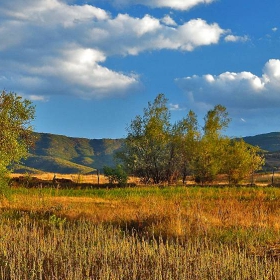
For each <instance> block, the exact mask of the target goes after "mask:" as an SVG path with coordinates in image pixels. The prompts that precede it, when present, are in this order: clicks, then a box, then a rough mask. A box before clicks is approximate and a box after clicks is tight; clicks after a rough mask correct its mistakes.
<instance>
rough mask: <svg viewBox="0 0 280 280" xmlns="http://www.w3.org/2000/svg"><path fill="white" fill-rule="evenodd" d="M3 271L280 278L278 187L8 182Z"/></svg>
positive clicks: (26, 275)
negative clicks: (88, 186) (62, 186)
mask: <svg viewBox="0 0 280 280" xmlns="http://www.w3.org/2000/svg"><path fill="white" fill-rule="evenodd" d="M0 211H1V216H0V279H3V280H4V279H21V280H22V279H28V280H29V279H50V280H51V279H52V280H54V279H61V280H62V279H65V280H66V279H70V280H71V279H73V280H74V279H102V280H103V279H108V280H109V279H110V280H115V279H128V280H130V279H135V280H138V279H153V280H157V279H162V280H168V279H170V280H171V279H172V280H176V279H178V280H182V279H219V280H220V279H275V280H276V279H280V189H279V188H276V187H267V186H258V187H245V186H243V187H225V186H204V187H199V186H172V187H169V186H142V187H134V188H112V189H106V188H99V189H59V188H30V189H27V188H21V187H17V188H12V189H11V192H10V195H9V199H8V200H2V202H1V210H0Z"/></svg>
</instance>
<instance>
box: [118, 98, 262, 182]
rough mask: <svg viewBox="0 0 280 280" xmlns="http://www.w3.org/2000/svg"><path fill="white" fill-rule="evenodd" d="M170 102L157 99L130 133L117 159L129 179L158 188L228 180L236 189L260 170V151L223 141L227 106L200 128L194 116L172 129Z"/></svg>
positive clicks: (210, 115)
mask: <svg viewBox="0 0 280 280" xmlns="http://www.w3.org/2000/svg"><path fill="white" fill-rule="evenodd" d="M167 102H168V100H167V98H166V97H165V95H164V94H159V95H158V96H157V97H156V98H155V100H154V102H153V103H151V102H149V103H148V107H147V108H144V112H143V115H142V116H140V115H137V116H136V117H135V119H133V120H132V121H131V123H130V125H129V126H128V127H127V133H128V134H127V137H126V139H125V141H124V146H123V149H122V151H121V152H120V153H118V155H117V158H118V159H119V160H121V162H122V164H123V166H124V167H125V168H126V170H127V171H128V172H129V173H130V174H133V175H135V176H137V177H140V178H141V179H142V180H143V182H145V183H155V184H159V183H163V182H168V183H169V184H171V183H174V182H177V181H178V180H182V181H183V183H185V181H186V178H187V176H192V177H193V178H194V179H195V181H196V182H197V183H201V184H205V183H211V182H213V181H214V180H215V179H216V178H217V176H218V175H219V174H224V175H226V176H227V179H228V182H229V184H238V183H240V182H241V181H242V180H243V179H244V178H246V177H248V176H253V174H254V172H256V171H257V170H260V169H261V168H262V166H263V165H264V157H263V156H262V155H261V154H260V149H259V148H258V147H254V146H251V145H248V144H246V143H245V142H244V140H242V139H230V138H229V137H227V136H225V135H223V131H224V130H225V129H226V128H227V127H228V125H229V123H230V118H229V116H228V112H227V110H226V108H225V107H224V106H222V105H216V106H215V107H214V108H213V109H212V110H209V111H208V112H207V114H206V116H205V117H204V125H203V127H202V128H201V127H200V126H199V123H198V120H197V116H196V114H195V113H194V112H193V111H192V110H190V111H189V112H188V114H187V115H186V117H184V118H183V119H182V120H180V121H178V122H176V123H174V124H172V123H171V113H170V110H169V109H168V104H167Z"/></svg>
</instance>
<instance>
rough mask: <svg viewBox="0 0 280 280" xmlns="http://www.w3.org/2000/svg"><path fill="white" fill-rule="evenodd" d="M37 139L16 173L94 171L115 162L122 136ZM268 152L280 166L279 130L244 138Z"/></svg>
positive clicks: (41, 135) (268, 163) (268, 158)
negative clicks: (110, 137)
mask: <svg viewBox="0 0 280 280" xmlns="http://www.w3.org/2000/svg"><path fill="white" fill-rule="evenodd" d="M35 136H36V138H37V142H36V145H35V147H34V148H33V149H32V150H30V155H29V157H28V158H27V159H26V160H24V161H23V162H22V165H19V166H18V167H17V168H16V170H15V172H21V173H22V172H29V173H33V172H36V173H37V172H42V171H44V172H53V173H64V174H67V173H68V174H69V173H76V174H77V173H82V174H86V173H93V172H96V169H98V170H102V169H103V167H104V165H107V166H113V165H114V154H115V152H117V151H119V150H120V148H121V147H122V143H123V139H87V138H74V137H67V136H63V135H55V134H49V133H35ZM243 139H244V140H245V142H247V143H249V144H251V145H255V146H259V147H260V148H261V149H262V150H264V151H266V152H265V157H266V166H265V168H266V169H267V170H270V169H273V168H278V169H280V132H271V133H267V134H260V135H256V136H249V137H244V138H243Z"/></svg>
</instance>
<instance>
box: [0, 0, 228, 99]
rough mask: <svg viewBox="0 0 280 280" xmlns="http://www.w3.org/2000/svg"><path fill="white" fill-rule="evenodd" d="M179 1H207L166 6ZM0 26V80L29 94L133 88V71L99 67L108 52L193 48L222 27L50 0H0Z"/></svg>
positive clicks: (210, 40)
mask: <svg viewBox="0 0 280 280" xmlns="http://www.w3.org/2000/svg"><path fill="white" fill-rule="evenodd" d="M187 2H188V3H189V4H190V3H192V5H194V4H198V3H202V2H203V3H206V2H209V3H210V2H212V1H181V2H179V1H174V3H173V5H187ZM155 3H157V4H158V5H163V4H164V3H167V1H166V2H164V1H158V2H154V4H155ZM176 3H177V4H176ZM180 3H181V4H180ZM181 7H183V6H181ZM0 26H1V27H0V36H1V38H2V43H1V45H0V51H1V53H0V71H1V75H2V76H3V77H5V80H3V79H1V78H0V80H1V82H2V85H3V86H4V87H6V88H11V89H13V90H18V91H26V92H28V93H29V94H32V95H36V96H37V95H51V94H66V93H67V94H69V95H71V94H72V95H79V96H82V97H86V98H94V97H98V98H100V97H102V96H108V95H110V94H121V93H126V92H128V91H129V90H131V89H132V88H135V87H139V85H140V81H139V77H138V76H137V75H134V74H132V73H121V72H116V71H114V70H111V69H109V68H107V67H105V66H103V64H104V63H105V61H106V60H107V58H108V57H110V56H113V55H119V56H120V55H123V56H126V55H138V54H139V53H140V52H144V51H151V50H162V49H170V50H182V51H193V50H194V49H195V48H197V47H200V46H207V45H211V44H217V43H218V42H219V40H220V38H221V36H222V35H223V34H224V33H225V32H226V31H225V30H223V29H222V28H221V27H220V26H219V25H218V24H217V23H211V24H210V23H207V22H206V21H205V20H202V19H192V20H190V21H188V22H185V23H183V24H182V25H176V23H175V21H173V19H172V18H171V17H170V16H166V17H165V18H164V19H158V18H155V17H153V16H151V15H145V16H144V17H142V18H137V17H131V16H130V15H128V14H119V15H117V16H116V17H112V16H111V15H110V14H109V13H108V12H106V11H105V10H102V9H100V8H96V7H94V6H91V5H68V4H66V2H62V1H58V0H38V1H33V0H13V1H4V3H1V4H0ZM15 54H16V55H15ZM132 71H133V69H132Z"/></svg>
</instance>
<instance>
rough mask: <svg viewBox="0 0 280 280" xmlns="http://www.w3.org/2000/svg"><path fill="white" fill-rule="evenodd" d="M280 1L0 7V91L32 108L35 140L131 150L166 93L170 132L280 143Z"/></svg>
mask: <svg viewBox="0 0 280 280" xmlns="http://www.w3.org/2000/svg"><path fill="white" fill-rule="evenodd" d="M279 12H280V1H279V0H267V1H263V0H247V1H244V0H88V1H85V0H9V1H8V0H4V1H0V38H1V43H0V89H1V90H5V91H8V92H15V93H17V94H19V95H21V96H23V97H24V98H28V99H30V100H32V102H33V104H34V105H35V106H36V119H35V121H34V122H33V125H34V130H35V131H37V132H46V133H54V134H60V135H67V136H72V137H86V138H90V139H100V138H123V137H126V135H127V130H126V128H127V127H128V126H129V124H130V123H131V120H133V119H134V118H135V116H136V115H143V109H144V108H146V107H147V104H148V102H153V100H154V99H155V97H156V96H157V95H158V94H159V93H164V94H165V96H166V98H167V99H168V106H169V109H170V111H171V116H172V117H171V121H172V122H176V121H178V120H181V119H182V118H183V117H185V116H186V115H187V114H188V111H189V110H193V111H194V112H195V113H196V114H197V116H198V120H199V122H200V124H201V126H203V118H204V116H205V115H206V113H207V111H208V110H210V109H212V108H213V107H214V106H215V105H217V104H221V105H223V106H225V107H226V108H227V111H228V113H229V116H230V118H231V122H230V125H229V127H228V129H227V130H226V131H225V134H227V135H229V136H231V137H240V136H250V135H257V134H262V133H269V132H274V131H280V121H279V120H280V17H279Z"/></svg>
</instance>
